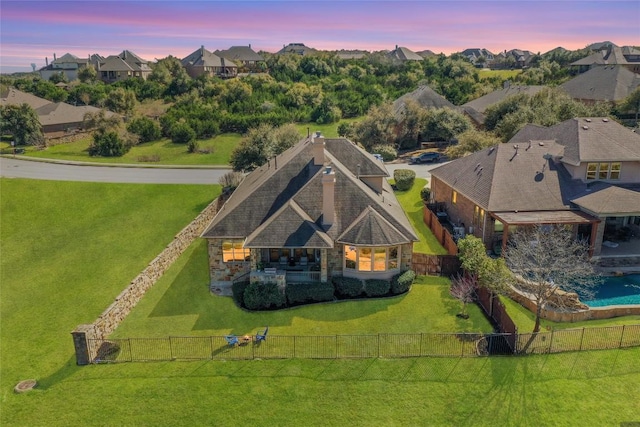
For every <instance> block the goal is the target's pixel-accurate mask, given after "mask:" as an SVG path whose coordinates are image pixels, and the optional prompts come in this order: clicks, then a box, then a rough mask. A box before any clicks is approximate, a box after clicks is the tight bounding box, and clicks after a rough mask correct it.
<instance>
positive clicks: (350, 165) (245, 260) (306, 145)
mask: <svg viewBox="0 0 640 427" xmlns="http://www.w3.org/2000/svg"><path fill="white" fill-rule="evenodd" d="M387 177H388V173H387V171H386V168H385V167H384V165H383V164H382V163H381V162H380V161H378V160H376V159H375V158H374V157H373V156H371V155H370V154H368V153H366V152H365V151H364V150H362V149H361V148H359V147H357V146H356V145H354V144H353V143H351V142H350V141H348V140H347V139H344V138H335V139H329V138H324V137H323V136H321V135H320V134H319V132H318V133H316V134H315V135H312V136H310V137H308V138H306V139H303V140H301V141H300V142H299V143H298V144H296V145H295V146H293V147H292V148H290V149H288V150H287V151H285V152H284V153H282V154H280V155H278V156H276V157H275V158H272V159H270V160H269V161H268V162H267V164H265V165H262V166H261V167H260V168H258V169H256V170H254V171H253V172H251V173H250V174H249V175H247V176H246V177H245V179H244V180H243V181H242V183H241V184H240V186H238V188H237V189H236V190H235V191H234V192H233V194H232V195H231V197H230V198H229V199H228V200H226V202H225V204H224V205H223V207H222V208H221V209H220V210H219V211H218V213H217V215H216V216H215V218H214V219H213V220H212V222H211V223H210V225H209V226H208V227H207V229H206V231H205V232H204V233H203V234H202V237H203V238H205V239H206V240H207V241H208V251H209V267H210V275H211V282H212V286H220V287H224V286H225V285H226V286H228V285H230V284H231V283H232V282H233V280H235V279H238V278H241V277H246V275H250V276H251V280H254V278H262V279H264V278H265V277H272V278H273V280H277V281H278V283H280V284H284V283H286V281H292V280H293V281H297V282H300V281H323V282H324V281H327V280H330V278H331V277H332V276H335V275H344V276H349V277H357V278H385V279H386V278H390V277H392V276H393V275H394V274H397V273H399V272H400V271H404V270H406V269H409V268H410V267H411V256H412V251H413V249H412V248H413V242H414V241H417V240H418V238H417V236H416V234H415V233H414V231H413V228H412V227H411V224H410V223H409V221H408V219H407V216H406V214H405V213H404V211H403V210H402V208H401V207H400V205H399V204H398V201H397V200H396V198H395V195H394V193H393V191H392V189H391V186H390V185H389V183H388V182H387ZM265 267H267V268H269V269H276V271H277V274H275V275H273V273H272V271H273V270H271V272H269V271H268V270H267V272H265V271H264V270H263V269H264V268H265ZM269 275H272V276H269Z"/></svg>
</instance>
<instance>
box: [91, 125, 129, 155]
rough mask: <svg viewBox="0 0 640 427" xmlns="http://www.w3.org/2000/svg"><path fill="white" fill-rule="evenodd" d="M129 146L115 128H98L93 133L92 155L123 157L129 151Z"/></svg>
mask: <svg viewBox="0 0 640 427" xmlns="http://www.w3.org/2000/svg"><path fill="white" fill-rule="evenodd" d="M129 148H130V147H129V146H128V145H127V144H126V143H125V141H124V140H123V139H122V138H120V135H118V132H116V131H113V130H107V131H103V130H98V131H97V132H95V133H94V134H93V143H92V144H91V145H90V146H89V155H90V156H102V157H121V156H124V155H125V154H126V153H127V151H129Z"/></svg>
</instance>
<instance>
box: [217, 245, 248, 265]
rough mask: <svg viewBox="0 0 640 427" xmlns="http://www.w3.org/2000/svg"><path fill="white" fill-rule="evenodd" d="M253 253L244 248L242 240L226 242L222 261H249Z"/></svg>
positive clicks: (223, 246) (223, 247)
mask: <svg viewBox="0 0 640 427" xmlns="http://www.w3.org/2000/svg"><path fill="white" fill-rule="evenodd" d="M250 254H251V252H250V250H249V249H248V248H243V247H242V240H225V241H223V242H222V261H223V262H230V261H247V260H248V259H249V256H250Z"/></svg>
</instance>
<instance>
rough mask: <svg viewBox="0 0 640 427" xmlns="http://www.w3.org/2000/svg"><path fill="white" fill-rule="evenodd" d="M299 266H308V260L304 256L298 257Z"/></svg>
mask: <svg viewBox="0 0 640 427" xmlns="http://www.w3.org/2000/svg"><path fill="white" fill-rule="evenodd" d="M300 265H301V266H306V265H309V258H308V257H306V256H303V257H300Z"/></svg>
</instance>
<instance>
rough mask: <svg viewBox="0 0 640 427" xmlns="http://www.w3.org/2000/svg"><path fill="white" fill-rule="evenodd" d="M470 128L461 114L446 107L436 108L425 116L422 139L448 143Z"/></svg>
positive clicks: (466, 119) (470, 125) (467, 120)
mask: <svg viewBox="0 0 640 427" xmlns="http://www.w3.org/2000/svg"><path fill="white" fill-rule="evenodd" d="M472 127H473V125H472V124H471V122H470V121H469V119H468V118H467V117H466V116H465V115H464V114H462V113H461V112H458V111H456V110H452V109H450V108H447V107H444V108H436V109H434V110H429V111H428V113H427V114H426V118H425V121H424V129H423V131H422V137H423V139H424V140H426V141H450V140H452V139H454V138H455V137H456V136H458V135H459V134H461V133H463V132H466V131H468V130H470V129H471V128H472Z"/></svg>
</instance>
